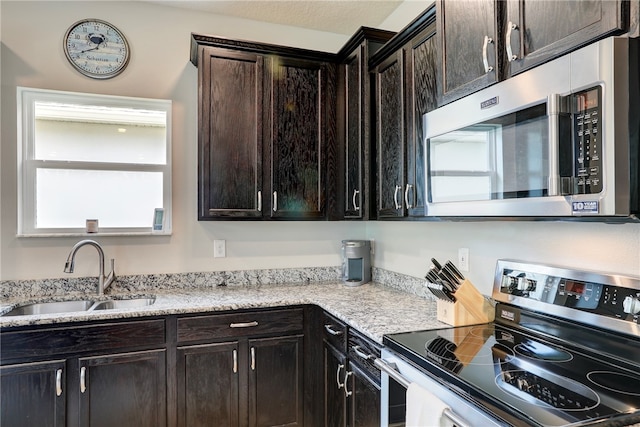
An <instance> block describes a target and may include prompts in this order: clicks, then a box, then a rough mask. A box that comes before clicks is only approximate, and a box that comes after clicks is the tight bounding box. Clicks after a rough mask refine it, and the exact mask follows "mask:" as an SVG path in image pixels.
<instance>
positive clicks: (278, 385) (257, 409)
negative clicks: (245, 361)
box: [249, 335, 304, 427]
mask: <svg viewBox="0 0 640 427" xmlns="http://www.w3.org/2000/svg"><path fill="white" fill-rule="evenodd" d="M302 347H303V336H302V335H294V336H288V337H277V338H264V339H255V340H249V352H250V357H249V390H250V391H249V425H250V426H257V427H262V426H276V425H277V426H302V425H304V422H303V410H304V406H303V397H304V390H303V378H304V377H303V348H302Z"/></svg>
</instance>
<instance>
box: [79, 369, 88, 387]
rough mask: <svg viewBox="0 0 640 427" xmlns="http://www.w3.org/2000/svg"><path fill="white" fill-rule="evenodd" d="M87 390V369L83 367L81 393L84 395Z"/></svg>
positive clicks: (81, 371) (81, 370)
mask: <svg viewBox="0 0 640 427" xmlns="http://www.w3.org/2000/svg"><path fill="white" fill-rule="evenodd" d="M86 390H87V368H86V367H85V366H83V367H82V368H80V393H84V392H85V391H86Z"/></svg>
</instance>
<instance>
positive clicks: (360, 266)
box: [342, 240, 371, 286]
mask: <svg viewBox="0 0 640 427" xmlns="http://www.w3.org/2000/svg"><path fill="white" fill-rule="evenodd" d="M342 281H343V282H344V283H345V285H347V286H358V285H363V284H365V283H369V282H370V281H371V242H370V241H369V240H343V241H342Z"/></svg>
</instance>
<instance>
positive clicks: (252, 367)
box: [251, 347, 256, 371]
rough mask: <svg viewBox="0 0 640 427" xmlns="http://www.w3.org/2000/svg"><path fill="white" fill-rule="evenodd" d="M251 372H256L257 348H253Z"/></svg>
mask: <svg viewBox="0 0 640 427" xmlns="http://www.w3.org/2000/svg"><path fill="white" fill-rule="evenodd" d="M251 370H252V371H255V370H256V348H255V347H251Z"/></svg>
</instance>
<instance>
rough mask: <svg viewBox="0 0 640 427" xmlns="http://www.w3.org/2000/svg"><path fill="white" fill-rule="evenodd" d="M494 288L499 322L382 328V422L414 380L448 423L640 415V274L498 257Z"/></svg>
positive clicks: (396, 419) (585, 421)
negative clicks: (401, 330) (414, 328)
mask: <svg viewBox="0 0 640 427" xmlns="http://www.w3.org/2000/svg"><path fill="white" fill-rule="evenodd" d="M492 298H493V300H495V301H496V303H497V305H496V320H495V321H494V322H492V323H488V324H482V325H474V326H464V327H449V328H444V329H437V330H427V331H418V332H408V333H400V334H391V335H388V336H385V337H384V339H383V343H384V345H385V348H384V351H383V354H382V359H381V360H380V361H379V363H377V365H378V366H380V367H381V368H382V370H383V376H382V407H383V410H382V426H386V425H390V424H395V423H397V424H398V425H402V423H403V416H404V414H403V410H404V408H403V403H404V402H403V399H402V396H400V398H399V395H401V394H402V386H403V387H407V386H408V385H409V384H410V383H412V382H416V383H418V384H420V385H421V386H422V387H424V388H425V389H428V390H429V391H430V392H431V393H433V395H434V396H435V397H436V398H437V399H439V400H440V401H442V402H443V403H444V405H446V409H445V410H444V411H443V413H442V416H441V419H440V425H441V426H458V427H464V426H483V427H484V426H488V425H495V426H526V425H531V426H554V427H555V426H585V425H597V426H624V425H631V424H634V423H640V320H639V319H640V314H639V313H640V278H638V277H628V276H620V275H613V274H602V273H594V272H585V271H582V270H571V269H566V268H558V267H550V266H543V265H536V264H528V263H523V262H517V261H508V260H500V261H498V263H497V266H496V275H495V278H494V288H493V295H492ZM429 404H430V402H425V405H429ZM441 407H442V406H440V408H441Z"/></svg>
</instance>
